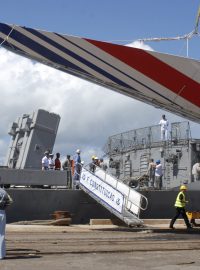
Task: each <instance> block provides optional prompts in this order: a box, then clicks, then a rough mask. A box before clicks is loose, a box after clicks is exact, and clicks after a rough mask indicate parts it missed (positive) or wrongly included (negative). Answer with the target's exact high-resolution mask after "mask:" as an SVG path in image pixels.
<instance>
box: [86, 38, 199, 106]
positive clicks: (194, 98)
mask: <svg viewBox="0 0 200 270" xmlns="http://www.w3.org/2000/svg"><path fill="white" fill-rule="evenodd" d="M85 40H87V41H88V42H90V43H92V44H93V45H95V46H96V47H98V48H100V49H102V50H103V51H105V52H107V53H109V54H110V55H112V56H114V57H115V58H117V59H119V60H121V61H122V62H124V63H125V64H127V65H129V66H130V67H132V68H134V69H136V70H137V71H139V72H141V73H142V74H144V75H145V76H147V77H149V78H151V79H152V80H154V81H156V82H157V83H159V84H161V85H163V86H164V87H166V88H168V89H169V90H171V91H173V92H174V93H176V94H177V95H180V96H181V97H183V98H184V99H186V100H188V101H190V102H191V103H193V104H195V105H196V106H198V107H200V84H199V83H198V82H196V81H194V80H192V79H191V78H189V77H188V76H186V75H184V74H183V73H181V72H180V71H178V70H176V69H175V68H173V67H171V66H170V65H168V64H166V63H164V62H162V61H161V60H159V59H158V58H156V57H154V56H153V55H151V54H149V53H148V52H147V51H144V50H141V49H137V48H130V47H125V46H121V45H116V44H111V43H107V42H102V41H96V40H91V39H85Z"/></svg>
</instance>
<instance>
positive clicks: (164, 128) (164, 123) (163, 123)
mask: <svg viewBox="0 0 200 270" xmlns="http://www.w3.org/2000/svg"><path fill="white" fill-rule="evenodd" d="M159 125H160V129H161V140H162V141H164V140H166V141H167V140H168V126H169V121H168V120H167V119H166V117H165V115H164V114H163V115H162V119H161V120H160V122H159Z"/></svg>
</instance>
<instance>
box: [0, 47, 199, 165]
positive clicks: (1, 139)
mask: <svg viewBox="0 0 200 270" xmlns="http://www.w3.org/2000/svg"><path fill="white" fill-rule="evenodd" d="M0 70H1V73H0V85H1V98H0V107H1V126H0V153H1V154H0V163H1V164H2V160H3V158H4V156H5V154H6V151H7V148H8V143H9V135H7V130H8V127H9V125H10V124H11V123H12V122H13V121H14V120H15V119H16V118H17V117H18V116H21V115H22V114H24V113H29V112H30V113H31V112H32V111H35V110H37V109H44V110H48V111H50V112H54V113H57V114H59V115H60V116H61V122H60V126H59V129H58V134H57V139H56V143H55V146H54V152H60V153H61V155H62V156H65V155H66V154H68V153H69V154H74V153H75V150H76V149H77V148H80V149H81V150H82V151H83V153H82V156H83V159H84V160H85V161H86V162H87V161H89V159H90V157H91V156H92V155H93V154H96V155H97V156H99V157H100V156H101V155H102V154H103V153H102V147H103V145H104V144H105V142H106V140H107V138H108V136H110V135H113V134H116V133H120V132H123V131H127V130H131V129H135V128H140V127H143V126H149V125H154V124H157V123H158V121H159V120H160V116H161V114H162V113H163V112H162V111H161V110H158V109H155V108H153V107H151V106H148V105H145V104H143V103H141V102H138V101H135V100H134V99H131V98H128V97H126V96H123V95H121V94H118V93H115V92H113V91H110V90H107V89H105V88H103V87H100V86H97V85H94V84H92V83H89V82H87V81H84V80H81V79H78V78H76V77H73V76H70V75H68V74H66V73H63V72H60V71H57V70H55V69H52V68H49V67H47V66H45V65H42V64H39V63H35V62H33V61H30V60H28V59H26V58H23V57H20V56H18V55H15V54H13V53H11V52H8V51H6V50H4V49H0ZM166 115H167V116H168V118H169V120H170V121H180V120H181V118H180V117H177V116H174V115H172V114H168V113H166ZM195 129H196V130H197V129H198V128H197V126H195Z"/></svg>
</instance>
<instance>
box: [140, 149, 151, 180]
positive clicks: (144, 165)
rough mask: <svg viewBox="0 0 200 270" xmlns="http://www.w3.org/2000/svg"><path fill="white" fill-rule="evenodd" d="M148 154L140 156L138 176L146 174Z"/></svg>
mask: <svg viewBox="0 0 200 270" xmlns="http://www.w3.org/2000/svg"><path fill="white" fill-rule="evenodd" d="M149 156H150V155H149V154H148V153H145V154H142V155H141V156H140V175H143V174H146V173H147V170H148V165H149Z"/></svg>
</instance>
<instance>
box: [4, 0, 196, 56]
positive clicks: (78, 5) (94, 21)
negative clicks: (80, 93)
mask: <svg viewBox="0 0 200 270" xmlns="http://www.w3.org/2000/svg"><path fill="white" fill-rule="evenodd" d="M199 4H200V1H199V0H184V1H183V0H173V1H172V0H169V1H164V0H141V1H136V0H125V1H121V0H101V1H97V0H85V1H83V0H57V1H54V0H48V1H47V0H43V1H38V0H34V1H33V0H29V1H26V0H18V1H15V0H12V1H10V0H7V1H3V3H2V4H1V15H0V20H1V21H2V22H7V23H14V24H18V25H23V26H28V27H33V28H38V29H44V30H48V31H55V32H60V33H65V34H70V35H77V36H82V37H89V38H94V39H97V40H105V41H110V40H111V41H112V40H122V43H123V41H124V40H130V41H133V40H135V39H138V38H146V37H168V36H169V37H171V36H179V35H183V34H186V33H189V32H191V31H192V30H193V28H194V25H195V20H196V15H197V10H198V7H199ZM125 43H126V42H125ZM151 44H152V45H151V46H152V47H153V48H154V49H155V50H159V51H163V52H167V53H172V54H182V55H184V54H186V43H185V42H183V41H179V42H175V41H171V42H158V43H156V42H151ZM189 45H190V46H189V47H190V56H191V57H194V58H199V50H198V48H199V45H200V40H199V39H198V40H197V39H196V38H194V39H193V40H192V41H190V44H189Z"/></svg>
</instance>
